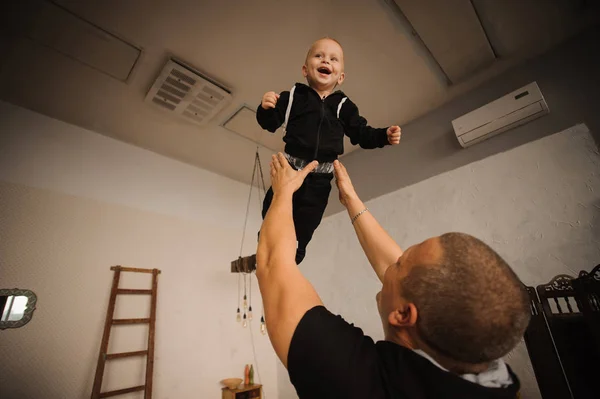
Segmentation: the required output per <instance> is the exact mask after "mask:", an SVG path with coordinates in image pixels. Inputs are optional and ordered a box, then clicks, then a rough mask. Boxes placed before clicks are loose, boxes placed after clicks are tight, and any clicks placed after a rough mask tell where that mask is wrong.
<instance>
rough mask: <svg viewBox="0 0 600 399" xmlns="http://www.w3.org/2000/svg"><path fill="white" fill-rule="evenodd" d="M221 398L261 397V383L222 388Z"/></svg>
mask: <svg viewBox="0 0 600 399" xmlns="http://www.w3.org/2000/svg"><path fill="white" fill-rule="evenodd" d="M222 399H262V385H261V384H254V385H244V384H242V385H240V386H239V387H237V388H236V389H229V388H223V396H222Z"/></svg>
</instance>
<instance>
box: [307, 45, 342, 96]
mask: <svg viewBox="0 0 600 399" xmlns="http://www.w3.org/2000/svg"><path fill="white" fill-rule="evenodd" d="M302 75H304V77H305V78H306V81H307V82H308V85H309V86H310V87H312V88H313V89H315V90H318V91H332V90H333V89H334V88H335V86H337V85H338V84H341V83H342V82H343V81H344V77H345V74H344V51H343V50H342V46H341V45H340V43H339V42H338V41H337V40H334V39H330V38H323V39H319V40H317V41H316V42H314V43H313V45H312V46H311V47H310V49H309V50H308V54H307V55H306V60H305V61H304V65H303V66H302Z"/></svg>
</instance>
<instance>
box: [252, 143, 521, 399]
mask: <svg viewBox="0 0 600 399" xmlns="http://www.w3.org/2000/svg"><path fill="white" fill-rule="evenodd" d="M316 166H317V162H316V161H315V162H312V163H311V164H309V165H308V166H307V167H306V168H304V169H303V170H301V171H295V170H294V169H292V168H291V167H290V166H289V164H288V162H287V160H286V159H285V157H284V156H283V155H282V154H278V155H277V156H273V159H272V161H271V182H272V185H273V191H274V196H273V202H272V204H271V207H270V209H269V212H268V213H267V216H266V218H265V220H264V222H263V226H262V228H261V235H260V241H259V245H258V252H257V262H258V267H257V278H258V281H259V285H260V290H261V294H262V297H263V304H264V308H265V316H266V323H267V327H268V331H269V336H270V339H271V342H272V344H273V347H274V349H275V352H276V353H277V356H278V357H279V358H280V359H281V361H282V362H283V364H284V366H286V368H287V369H288V372H289V374H290V379H291V381H292V383H293V384H294V386H295V388H296V391H297V393H298V395H299V396H300V397H301V398H463V399H468V398H514V397H516V395H517V392H518V389H519V382H518V379H517V377H516V376H515V375H514V374H513V373H512V371H511V370H510V368H508V366H507V365H506V364H505V363H504V362H503V361H502V360H499V359H500V358H501V357H502V356H504V355H505V354H506V353H508V352H509V351H510V350H511V349H512V348H514V347H515V345H516V344H517V343H518V342H519V341H520V339H521V337H522V335H523V333H524V331H525V329H526V327H527V324H528V322H529V317H530V313H529V304H528V299H527V294H526V291H525V289H524V287H523V285H522V284H521V282H520V281H519V279H518V278H517V277H516V275H515V274H514V272H513V271H512V270H511V269H510V267H509V266H508V265H507V264H506V263H505V262H504V261H503V260H502V258H500V256H498V254H496V253H495V252H494V251H493V250H492V249H491V248H489V247H488V246H487V245H485V244H484V243H483V242H481V241H479V240H477V239H476V238H474V237H471V236H469V235H466V234H459V233H449V234H445V235H443V236H441V237H434V238H430V239H429V240H426V241H424V242H422V243H420V244H418V245H415V246H412V247H410V248H409V249H407V250H406V251H405V252H403V251H402V250H401V249H400V247H398V245H397V244H396V243H395V242H394V240H393V239H392V238H391V237H390V236H389V235H388V234H387V233H386V232H385V231H384V230H383V228H382V227H381V226H380V225H379V223H377V221H376V220H375V218H374V217H373V216H372V215H371V214H370V213H369V212H368V209H367V208H366V207H365V206H364V204H363V203H362V202H361V201H360V199H359V198H358V195H357V194H356V192H355V190H354V188H353V186H352V182H351V181H350V178H349V176H348V174H347V172H346V169H345V168H344V166H343V165H342V164H341V163H340V162H339V161H336V162H335V164H334V168H335V177H336V184H337V186H338V190H339V196H340V201H341V203H342V204H343V205H344V206H345V207H346V208H347V210H348V214H349V215H350V218H351V222H352V224H353V226H354V229H355V231H356V234H357V236H358V239H359V241H360V244H361V246H362V248H363V250H364V252H365V254H366V256H367V258H368V260H369V262H370V263H371V265H372V267H373V270H374V271H375V273H376V274H377V276H378V277H379V279H380V280H381V282H382V283H383V287H382V289H381V291H380V292H379V293H378V294H377V307H378V310H379V313H380V316H381V320H382V324H383V329H384V333H385V341H380V342H377V343H374V342H373V340H372V339H371V338H370V337H366V336H365V335H364V334H363V332H362V330H360V329H359V328H356V327H354V326H352V325H350V324H348V323H346V322H345V321H344V320H343V319H342V318H341V317H339V316H335V315H333V314H331V313H330V312H329V311H327V309H325V307H324V306H323V303H322V302H321V299H320V298H319V296H318V295H317V293H316V292H315V290H314V288H313V287H312V285H311V284H310V283H309V282H308V281H307V280H306V279H305V278H304V277H303V276H302V274H301V273H300V270H299V269H298V266H297V265H296V264H295V262H294V256H295V251H296V239H295V236H294V225H293V220H292V196H293V193H294V192H295V190H297V189H298V188H299V187H300V186H301V185H302V182H303V180H304V178H305V177H306V176H307V175H308V173H310V172H311V171H312V170H313V169H314V168H315V167H316Z"/></svg>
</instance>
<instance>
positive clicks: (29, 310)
mask: <svg viewBox="0 0 600 399" xmlns="http://www.w3.org/2000/svg"><path fill="white" fill-rule="evenodd" d="M11 295H14V296H26V297H27V307H26V308H25V311H24V312H23V317H22V318H21V319H20V320H16V321H0V330H4V329H7V328H19V327H23V326H24V325H25V324H27V323H29V321H30V320H31V317H32V316H33V311H34V310H35V306H36V304H37V296H36V295H35V293H34V292H33V291H31V290H21V289H19V288H13V289H0V296H11Z"/></svg>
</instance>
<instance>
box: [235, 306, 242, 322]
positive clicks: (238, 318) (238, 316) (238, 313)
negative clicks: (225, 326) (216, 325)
mask: <svg viewBox="0 0 600 399" xmlns="http://www.w3.org/2000/svg"><path fill="white" fill-rule="evenodd" d="M235 321H237V322H238V323H239V322H240V321H242V315H241V314H240V308H237V313H236V315H235Z"/></svg>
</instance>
